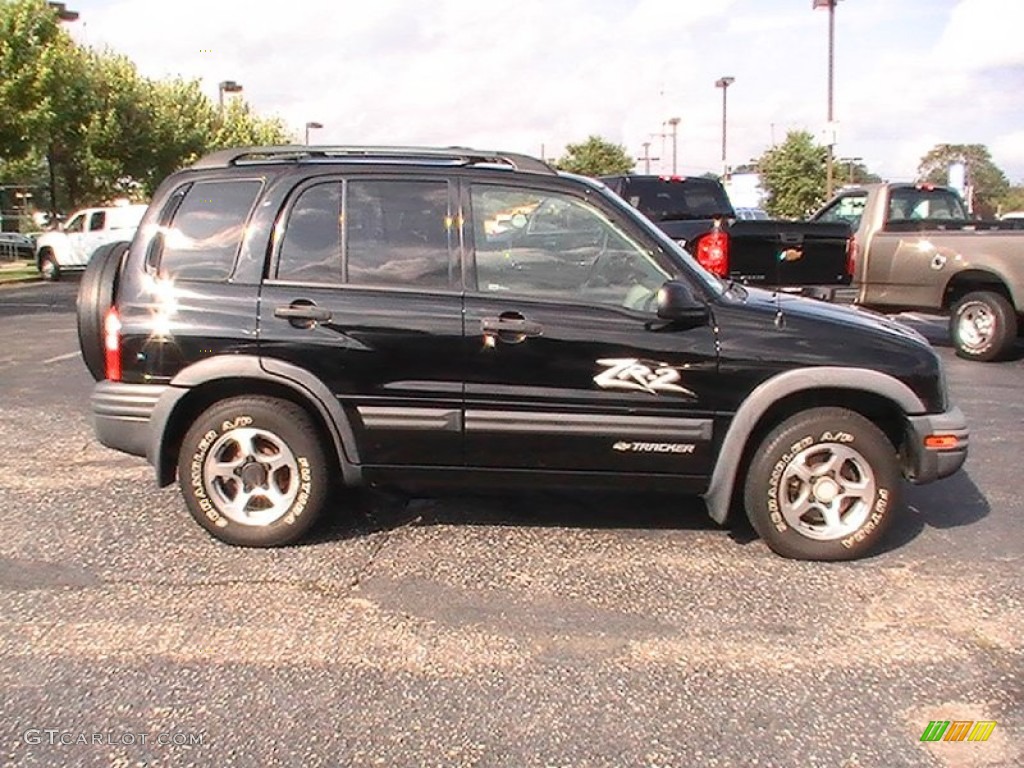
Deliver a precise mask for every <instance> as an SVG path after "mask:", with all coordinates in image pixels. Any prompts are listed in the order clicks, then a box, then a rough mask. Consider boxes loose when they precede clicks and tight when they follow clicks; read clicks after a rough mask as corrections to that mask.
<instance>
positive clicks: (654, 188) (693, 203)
mask: <svg viewBox="0 0 1024 768" xmlns="http://www.w3.org/2000/svg"><path fill="white" fill-rule="evenodd" d="M622 197H623V198H625V200H626V202H628V203H629V204H630V205H632V206H633V207H634V208H636V209H637V210H638V211H640V212H641V213H642V214H643V215H644V216H647V217H648V218H649V219H651V221H685V220H692V219H711V218H714V217H716V216H731V215H732V206H731V205H730V204H729V200H728V198H727V197H726V196H725V193H724V191H723V190H722V188H721V187H720V186H719V185H718V183H717V182H712V181H709V180H706V179H678V178H677V179H673V178H666V179H662V178H659V177H657V176H652V177H649V178H638V179H637V178H634V179H626V181H625V185H624V186H623V189H622Z"/></svg>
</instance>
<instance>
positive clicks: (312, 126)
mask: <svg viewBox="0 0 1024 768" xmlns="http://www.w3.org/2000/svg"><path fill="white" fill-rule="evenodd" d="M323 127H324V126H323V124H322V123H318V122H315V121H313V120H310V121H309V122H308V123H306V146H307V147H308V146H309V132H310V131H311V130H319V129H320V128H323ZM541 154H543V152H542V153H541Z"/></svg>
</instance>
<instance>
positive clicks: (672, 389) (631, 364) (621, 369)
mask: <svg viewBox="0 0 1024 768" xmlns="http://www.w3.org/2000/svg"><path fill="white" fill-rule="evenodd" d="M597 364H598V365H603V366H606V368H607V370H605V371H602V372H601V373H599V374H597V376H595V377H594V383H595V384H597V386H599V387H601V388H602V389H630V390H633V391H639V392H650V393H651V394H652V395H657V394H660V393H671V394H673V395H683V396H684V397H689V398H692V399H694V400H696V399H697V393H696V392H694V391H693V390H690V389H687V388H686V387H682V386H680V385H679V384H678V383H677V382H678V381H679V378H680V377H679V370H678V369H676V368H673V367H672V366H670V365H668V364H667V363H656V362H652V361H651V360H638V359H637V358H635V357H627V358H612V359H606V360H598V361H597Z"/></svg>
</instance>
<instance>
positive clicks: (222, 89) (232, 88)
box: [217, 80, 242, 112]
mask: <svg viewBox="0 0 1024 768" xmlns="http://www.w3.org/2000/svg"><path fill="white" fill-rule="evenodd" d="M241 92H242V86H241V84H240V83H236V82H235V81H234V80H222V81H221V82H220V84H219V85H218V86H217V103H218V104H219V105H220V111H221V112H223V111H224V94H225V93H241Z"/></svg>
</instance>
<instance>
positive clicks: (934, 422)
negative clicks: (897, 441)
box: [904, 408, 970, 485]
mask: <svg viewBox="0 0 1024 768" xmlns="http://www.w3.org/2000/svg"><path fill="white" fill-rule="evenodd" d="M934 436H944V437H946V438H947V441H948V442H949V443H951V445H949V446H948V447H940V448H929V447H927V446H926V445H925V439H926V438H928V437H934ZM952 438H956V439H955V442H954V441H953V439H952ZM969 443H970V432H969V431H968V429H967V420H966V419H965V418H964V415H963V413H962V412H961V411H960V409H959V408H950V409H949V410H948V411H946V412H945V413H929V414H925V415H924V416H909V417H907V439H906V443H905V459H906V460H905V461H904V473H905V474H906V476H907V479H908V480H910V482H912V483H914V484H915V485H922V484H924V483H930V482H932V481H933V480H938V479H940V478H943V477H949V476H950V475H952V474H953V473H954V472H956V471H957V470H958V469H960V467H962V466H963V463H964V461H966V459H967V449H968V447H969Z"/></svg>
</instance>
